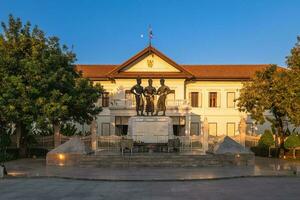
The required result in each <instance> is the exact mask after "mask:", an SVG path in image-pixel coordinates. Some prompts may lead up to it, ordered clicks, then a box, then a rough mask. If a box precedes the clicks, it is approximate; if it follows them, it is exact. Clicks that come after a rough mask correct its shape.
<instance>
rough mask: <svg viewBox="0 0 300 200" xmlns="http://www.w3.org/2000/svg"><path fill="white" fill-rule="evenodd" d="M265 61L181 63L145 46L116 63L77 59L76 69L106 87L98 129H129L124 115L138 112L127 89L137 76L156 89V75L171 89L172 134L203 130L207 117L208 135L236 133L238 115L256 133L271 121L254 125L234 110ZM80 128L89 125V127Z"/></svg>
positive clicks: (114, 132)
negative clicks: (81, 62)
mask: <svg viewBox="0 0 300 200" xmlns="http://www.w3.org/2000/svg"><path fill="white" fill-rule="evenodd" d="M267 66H268V65H182V64H177V63H176V62H174V61H173V60H172V59H170V58H168V57H167V56H166V55H164V54H163V53H161V52H160V51H158V50H157V49H155V48H154V47H152V46H148V47H147V48H145V49H143V50H142V51H140V52H139V53H137V54H136V55H134V56H133V57H132V58H130V59H128V60H127V61H125V62H124V63H122V64H120V65H77V70H79V71H81V72H82V75H83V76H84V77H87V78H89V79H91V80H92V81H93V82H94V83H95V84H96V83H100V84H101V85H102V86H103V88H104V90H105V92H104V94H103V95H102V97H101V99H99V102H98V104H99V105H101V106H102V107H103V111H102V112H101V113H100V114H99V115H98V117H97V120H96V124H97V135H102V136H110V135H119V136H121V135H126V134H127V129H128V119H129V118H130V117H131V116H135V115H136V111H135V98H134V95H133V94H132V93H131V92H130V89H131V87H132V86H133V85H135V84H136V78H137V77H140V78H142V86H143V87H146V86H148V79H149V78H151V79H152V80H153V86H154V87H155V88H156V89H157V88H158V87H159V86H160V82H159V80H160V78H164V79H165V84H166V85H167V86H169V88H170V89H171V91H172V93H170V94H169V95H168V97H167V100H166V106H167V111H166V115H167V116H170V117H171V118H172V120H173V131H174V134H175V135H177V136H193V135H201V133H202V129H203V126H202V124H203V121H204V119H205V118H206V119H207V121H208V124H209V126H208V131H209V135H212V136H221V135H228V136H236V135H238V134H239V122H240V121H241V119H242V118H244V119H246V122H247V134H250V135H251V134H259V133H262V132H263V131H264V130H265V129H266V128H269V124H264V125H258V126H256V125H255V124H254V123H253V121H252V120H251V119H250V118H249V117H248V116H247V114H246V113H241V112H239V111H238V108H237V106H236V102H235V99H237V98H238V97H239V92H240V89H241V88H242V86H243V82H245V81H250V80H251V78H252V77H253V76H254V74H255V72H256V71H259V70H262V69H264V68H266V67H267ZM156 100H157V98H156ZM156 100H155V104H156ZM81 129H83V131H88V130H89V127H88V126H83V127H81Z"/></svg>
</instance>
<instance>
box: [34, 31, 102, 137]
mask: <svg viewBox="0 0 300 200" xmlns="http://www.w3.org/2000/svg"><path fill="white" fill-rule="evenodd" d="M47 46H48V48H47V49H46V51H45V54H46V55H47V56H46V58H47V59H46V60H45V66H46V68H45V69H46V72H47V73H45V74H44V77H43V81H44V82H43V84H42V85H43V86H42V88H41V89H40V91H41V93H42V96H41V97H39V99H38V106H39V107H41V110H40V111H41V112H40V113H39V117H38V123H51V124H52V126H53V131H54V135H59V132H60V129H61V125H62V123H65V122H68V121H73V122H78V123H90V122H91V121H92V120H93V118H94V117H95V115H97V114H98V113H99V112H100V111H101V108H100V107H98V106H96V102H97V101H98V99H99V97H100V95H101V93H102V92H103V89H102V87H101V86H100V85H98V84H96V85H93V83H92V82H91V81H90V80H88V79H86V78H82V76H81V74H80V73H79V72H77V71H76V69H75V65H74V61H75V54H74V53H73V52H71V51H69V50H68V48H67V47H66V46H61V45H60V43H59V40H58V38H56V37H52V38H50V39H49V40H48V43H47Z"/></svg>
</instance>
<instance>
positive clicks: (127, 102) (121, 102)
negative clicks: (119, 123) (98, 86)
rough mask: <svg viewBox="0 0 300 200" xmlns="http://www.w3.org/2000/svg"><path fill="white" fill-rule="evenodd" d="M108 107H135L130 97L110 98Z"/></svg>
mask: <svg viewBox="0 0 300 200" xmlns="http://www.w3.org/2000/svg"><path fill="white" fill-rule="evenodd" d="M109 107H110V108H111V109H131V108H134V107H135V103H134V101H133V100H131V99H112V100H111V101H110V104H109Z"/></svg>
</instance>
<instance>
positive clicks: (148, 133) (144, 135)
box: [128, 116, 174, 143]
mask: <svg viewBox="0 0 300 200" xmlns="http://www.w3.org/2000/svg"><path fill="white" fill-rule="evenodd" d="M128 137H130V138H132V139H133V140H134V141H136V142H144V143H168V140H169V139H173V138H174V134H173V123H172V119H171V118H170V117H166V116H151V117H144V116H135V117H130V118H129V121H128Z"/></svg>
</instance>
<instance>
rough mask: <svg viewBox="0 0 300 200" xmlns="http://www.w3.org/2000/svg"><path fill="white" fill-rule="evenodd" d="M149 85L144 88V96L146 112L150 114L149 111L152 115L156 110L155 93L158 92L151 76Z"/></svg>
mask: <svg viewBox="0 0 300 200" xmlns="http://www.w3.org/2000/svg"><path fill="white" fill-rule="evenodd" d="M148 84H149V85H148V86H147V87H145V90H144V96H145V97H146V113H147V116H149V113H150V114H151V116H153V112H154V95H155V94H156V89H155V87H153V86H152V79H151V78H150V79H149V80H148Z"/></svg>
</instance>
